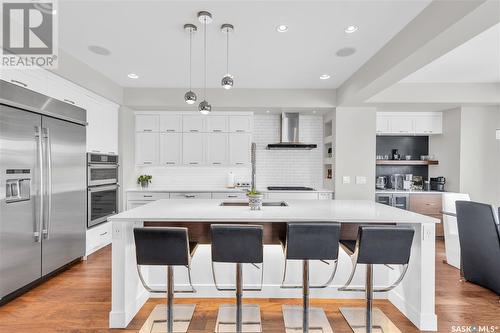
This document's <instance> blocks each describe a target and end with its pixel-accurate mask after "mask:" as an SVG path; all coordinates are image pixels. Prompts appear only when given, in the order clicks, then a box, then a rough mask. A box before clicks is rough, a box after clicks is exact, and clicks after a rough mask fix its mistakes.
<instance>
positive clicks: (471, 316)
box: [0, 241, 500, 333]
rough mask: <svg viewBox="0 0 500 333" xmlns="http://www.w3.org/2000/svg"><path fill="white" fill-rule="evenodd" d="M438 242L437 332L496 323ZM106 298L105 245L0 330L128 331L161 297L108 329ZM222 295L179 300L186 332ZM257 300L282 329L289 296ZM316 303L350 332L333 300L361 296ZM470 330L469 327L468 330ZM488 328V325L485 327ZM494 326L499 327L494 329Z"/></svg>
mask: <svg viewBox="0 0 500 333" xmlns="http://www.w3.org/2000/svg"><path fill="white" fill-rule="evenodd" d="M443 259H444V244H443V242H442V241H439V242H438V243H437V258H436V275H437V285H436V310H437V315H438V320H439V324H438V325H439V332H452V326H453V325H460V326H464V325H466V326H467V325H487V326H498V327H500V303H499V297H498V296H497V295H495V294H494V293H493V292H491V291H489V290H486V289H484V288H481V287H478V286H476V285H473V284H470V283H463V282H460V281H459V273H458V270H456V269H453V268H451V267H450V266H448V265H446V264H443V262H442V260H443ZM110 299H111V249H110V247H107V248H105V249H103V250H101V251H99V252H97V253H95V254H94V255H92V256H90V257H89V258H88V260H87V261H85V262H81V263H78V264H76V265H75V266H73V267H71V268H70V269H68V270H67V271H65V272H63V273H61V274H59V275H57V276H55V277H54V278H52V279H51V280H49V281H47V282H45V283H44V284H42V285H41V286H39V287H37V288H35V289H33V290H32V291H30V292H28V293H26V294H24V295H22V296H21V297H19V298H17V299H15V300H13V301H12V302H10V303H8V304H6V305H4V306H2V307H0V332H1V333H13V332H16V333H17V332H37V333H38V332H134V331H137V330H139V328H140V327H141V326H142V323H143V322H144V320H145V319H146V318H147V316H148V315H149V313H150V311H151V310H152V309H153V307H154V305H156V304H158V303H160V302H162V301H163V300H162V299H152V300H150V301H148V302H147V304H146V305H145V306H144V307H143V308H142V309H141V311H140V312H139V313H138V314H137V316H136V317H135V318H134V320H133V321H132V322H131V323H130V325H129V327H128V328H127V329H126V330H110V329H108V328H107V326H108V312H109V309H110ZM228 301H229V302H231V301H232V300H227V299H191V300H189V299H182V300H176V302H179V303H196V304H197V308H196V311H195V314H194V318H193V321H192V323H191V326H190V331H189V332H192V333H209V332H210V333H211V332H213V328H214V326H215V320H216V315H217V306H218V304H220V303H224V302H225V303H227V302H228ZM245 301H246V302H249V301H251V302H255V303H259V304H260V306H261V312H262V321H263V330H264V332H273V333H274V332H277V333H278V332H284V329H283V319H282V315H281V304H283V303H287V304H291V303H296V304H299V303H300V300H299V299H295V300H291V299H286V300H285V299H253V300H248V299H246V300H245ZM311 304H312V305H320V306H322V307H323V308H324V309H325V311H326V314H327V316H328V319H329V320H330V323H331V325H332V327H333V329H334V331H335V332H336V333H351V330H350V328H349V326H347V324H346V322H345V321H344V319H343V317H342V315H341V314H340V312H339V310H338V307H339V306H363V301H344V300H343V301H336V300H312V301H311ZM375 304H376V306H377V307H380V308H381V309H382V310H383V311H384V312H385V313H386V314H387V316H388V317H389V318H390V319H391V320H392V321H393V322H394V323H395V324H396V325H397V326H398V327H399V329H400V330H401V331H402V332H403V333H412V332H418V330H417V329H416V328H415V327H414V326H413V325H412V324H411V322H409V321H408V320H407V319H406V318H405V317H404V316H403V315H402V314H401V313H399V311H398V310H397V309H396V308H395V307H394V306H393V305H392V304H390V303H389V302H388V301H383V300H382V301H376V302H375ZM473 332H474V331H473ZM487 332H493V331H487ZM496 332H500V328H497V329H496Z"/></svg>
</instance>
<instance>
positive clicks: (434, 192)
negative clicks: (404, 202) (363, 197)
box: [375, 189, 446, 194]
mask: <svg viewBox="0 0 500 333" xmlns="http://www.w3.org/2000/svg"><path fill="white" fill-rule="evenodd" d="M375 193H396V194H443V193H446V192H441V191H421V190H410V191H405V190H391V189H386V190H378V189H377V190H375Z"/></svg>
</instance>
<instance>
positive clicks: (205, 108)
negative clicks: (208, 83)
mask: <svg viewBox="0 0 500 333" xmlns="http://www.w3.org/2000/svg"><path fill="white" fill-rule="evenodd" d="M198 111H200V113H201V114H209V113H210V112H211V111H212V105H210V104H208V102H207V101H205V100H203V101H202V102H201V103H200V105H198Z"/></svg>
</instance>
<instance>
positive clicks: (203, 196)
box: [170, 192, 212, 199]
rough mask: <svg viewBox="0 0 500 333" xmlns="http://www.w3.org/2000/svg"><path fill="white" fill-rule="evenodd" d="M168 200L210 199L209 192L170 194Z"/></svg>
mask: <svg viewBox="0 0 500 333" xmlns="http://www.w3.org/2000/svg"><path fill="white" fill-rule="evenodd" d="M170 199H212V194H211V193H210V192H191V193H188V192H180V193H170Z"/></svg>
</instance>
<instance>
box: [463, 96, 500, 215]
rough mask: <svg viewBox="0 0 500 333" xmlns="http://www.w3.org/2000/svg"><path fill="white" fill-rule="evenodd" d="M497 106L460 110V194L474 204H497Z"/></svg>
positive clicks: (499, 199)
mask: <svg viewBox="0 0 500 333" xmlns="http://www.w3.org/2000/svg"><path fill="white" fill-rule="evenodd" d="M499 126H500V107H498V106H496V107H462V119H461V140H460V145H461V154H460V191H461V192H464V193H469V194H470V197H471V199H472V200H474V201H480V202H485V203H490V204H493V205H495V206H496V207H498V206H499V205H500V149H499V141H498V140H496V139H495V130H496V129H497V128H499Z"/></svg>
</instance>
